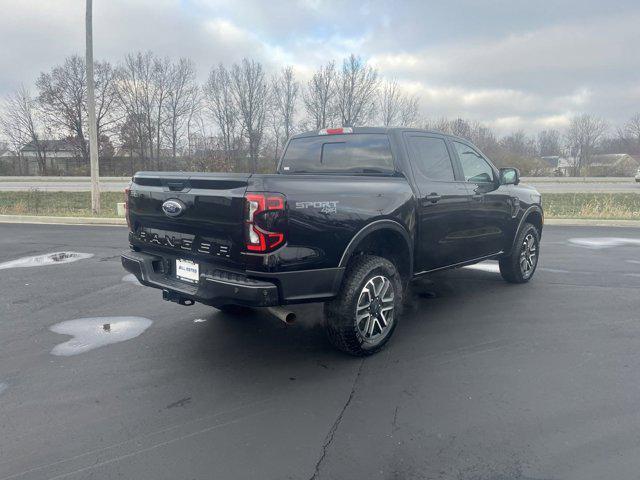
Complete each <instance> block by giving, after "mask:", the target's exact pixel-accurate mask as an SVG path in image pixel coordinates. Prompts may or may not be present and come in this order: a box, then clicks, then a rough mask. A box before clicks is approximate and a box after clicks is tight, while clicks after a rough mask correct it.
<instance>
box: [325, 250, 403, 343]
mask: <svg viewBox="0 0 640 480" xmlns="http://www.w3.org/2000/svg"><path fill="white" fill-rule="evenodd" d="M402 299H403V291H402V281H401V278H400V274H399V273H398V271H397V269H396V267H395V266H394V265H393V263H391V262H390V261H389V260H387V259H385V258H382V257H377V256H373V255H363V256H361V257H359V258H357V259H355V260H354V261H353V263H352V264H351V265H350V266H349V268H348V269H347V272H346V273H345V279H344V281H343V284H342V288H341V291H340V294H339V295H338V296H337V297H336V298H335V299H334V300H332V301H330V302H327V303H325V306H324V311H325V316H326V329H327V335H328V337H329V340H330V341H331V343H332V344H333V345H334V346H335V347H337V348H338V349H340V350H342V351H344V352H346V353H349V354H351V355H356V356H366V355H371V354H373V353H375V352H377V351H379V350H380V349H381V348H382V347H383V346H384V345H385V344H386V343H387V342H388V341H389V339H390V338H391V335H392V334H393V332H394V330H395V328H396V326H397V324H398V318H399V316H400V312H401V308H402Z"/></svg>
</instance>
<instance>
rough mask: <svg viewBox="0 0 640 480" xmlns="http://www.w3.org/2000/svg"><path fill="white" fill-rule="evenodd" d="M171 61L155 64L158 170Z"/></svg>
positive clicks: (164, 59)
mask: <svg viewBox="0 0 640 480" xmlns="http://www.w3.org/2000/svg"><path fill="white" fill-rule="evenodd" d="M171 69H172V66H171V61H170V60H169V58H168V57H165V58H163V59H159V58H156V59H154V62H153V75H152V78H153V88H154V93H155V100H156V102H155V116H154V121H153V130H154V131H155V134H156V162H157V164H158V168H161V164H162V163H161V161H162V160H161V158H160V157H161V153H160V150H161V147H162V140H161V132H162V129H163V128H164V126H165V123H166V121H167V117H166V115H165V111H164V107H165V103H166V101H167V97H168V96H169V88H170V83H171V78H170V77H171Z"/></svg>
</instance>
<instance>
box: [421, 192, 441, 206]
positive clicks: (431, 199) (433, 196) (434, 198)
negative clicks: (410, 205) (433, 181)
mask: <svg viewBox="0 0 640 480" xmlns="http://www.w3.org/2000/svg"><path fill="white" fill-rule="evenodd" d="M441 198H442V196H441V195H438V194H437V193H436V192H431V193H430V194H429V195H427V196H425V197H424V201H423V202H422V203H423V204H427V203H438V202H439V201H440V199H441Z"/></svg>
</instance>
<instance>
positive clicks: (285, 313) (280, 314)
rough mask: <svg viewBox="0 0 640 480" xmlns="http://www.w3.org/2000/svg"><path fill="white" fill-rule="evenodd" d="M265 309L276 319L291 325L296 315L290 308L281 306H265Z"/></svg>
mask: <svg viewBox="0 0 640 480" xmlns="http://www.w3.org/2000/svg"><path fill="white" fill-rule="evenodd" d="M267 311H268V312H269V313H270V314H271V315H273V316H274V317H276V318H277V319H278V320H280V321H282V322H284V323H286V324H287V325H291V324H293V323H295V321H296V318H297V315H296V314H295V313H293V312H292V311H291V310H286V309H284V308H282V307H267Z"/></svg>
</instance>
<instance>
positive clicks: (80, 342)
mask: <svg viewBox="0 0 640 480" xmlns="http://www.w3.org/2000/svg"><path fill="white" fill-rule="evenodd" d="M152 323H153V322H152V321H151V320H149V319H148V318H144V317H94V318H78V319H75V320H67V321H65V322H61V323H57V324H55V325H53V326H52V327H51V328H50V330H51V331H52V332H55V333H59V334H61V335H71V336H72V337H73V338H72V339H71V340H67V341H66V342H64V343H61V344H59V345H56V346H55V347H53V350H51V353H52V354H53V355H62V356H65V357H68V356H71V355H78V354H79V353H85V352H88V351H89V350H93V349H95V348H99V347H103V346H105V345H111V344H112V343H119V342H124V341H127V340H131V339H132V338H135V337H137V336H139V335H141V334H142V332H144V331H145V330H146V329H147V328H149V327H150V326H151V324H152Z"/></svg>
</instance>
